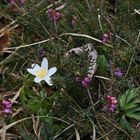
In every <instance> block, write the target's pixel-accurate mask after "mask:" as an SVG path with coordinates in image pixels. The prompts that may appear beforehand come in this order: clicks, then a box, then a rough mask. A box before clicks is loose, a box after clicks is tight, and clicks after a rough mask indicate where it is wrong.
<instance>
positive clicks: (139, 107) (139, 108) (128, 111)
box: [126, 106, 140, 114]
mask: <svg viewBox="0 0 140 140" xmlns="http://www.w3.org/2000/svg"><path fill="white" fill-rule="evenodd" d="M136 112H140V106H138V107H135V108H132V109H130V110H127V112H126V114H133V113H136Z"/></svg>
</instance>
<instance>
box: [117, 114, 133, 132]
mask: <svg viewBox="0 0 140 140" xmlns="http://www.w3.org/2000/svg"><path fill="white" fill-rule="evenodd" d="M119 123H120V125H121V126H122V128H124V129H126V130H127V131H128V132H130V133H135V129H134V128H133V127H132V126H131V125H130V123H129V122H128V121H127V119H126V117H125V116H124V115H123V116H122V117H121V119H120V121H119Z"/></svg>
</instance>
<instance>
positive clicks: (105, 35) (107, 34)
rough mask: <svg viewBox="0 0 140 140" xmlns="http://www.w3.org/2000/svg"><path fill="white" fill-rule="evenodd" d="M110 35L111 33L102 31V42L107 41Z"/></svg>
mask: <svg viewBox="0 0 140 140" xmlns="http://www.w3.org/2000/svg"><path fill="white" fill-rule="evenodd" d="M111 36H112V33H104V34H103V35H102V37H101V41H102V43H109V42H110V39H111Z"/></svg>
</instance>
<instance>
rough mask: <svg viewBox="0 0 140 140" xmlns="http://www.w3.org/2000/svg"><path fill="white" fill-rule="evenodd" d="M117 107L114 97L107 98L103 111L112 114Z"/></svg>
mask: <svg viewBox="0 0 140 140" xmlns="http://www.w3.org/2000/svg"><path fill="white" fill-rule="evenodd" d="M116 107H117V99H116V97H114V96H109V95H108V96H107V105H106V106H105V107H104V110H106V111H109V112H114V111H115V109H116Z"/></svg>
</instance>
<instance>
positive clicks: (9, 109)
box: [3, 108, 13, 113]
mask: <svg viewBox="0 0 140 140" xmlns="http://www.w3.org/2000/svg"><path fill="white" fill-rule="evenodd" d="M3 112H4V113H12V112H13V110H12V109H11V108H5V109H4V111H3Z"/></svg>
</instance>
